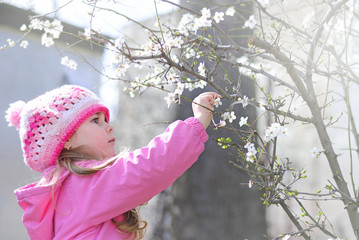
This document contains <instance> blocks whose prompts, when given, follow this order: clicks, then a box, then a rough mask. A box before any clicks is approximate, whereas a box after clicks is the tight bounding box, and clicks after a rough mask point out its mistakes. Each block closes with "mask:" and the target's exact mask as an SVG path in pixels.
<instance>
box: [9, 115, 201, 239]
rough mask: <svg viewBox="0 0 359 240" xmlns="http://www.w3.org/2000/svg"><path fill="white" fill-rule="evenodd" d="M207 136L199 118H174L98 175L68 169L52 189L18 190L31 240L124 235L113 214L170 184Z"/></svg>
mask: <svg viewBox="0 0 359 240" xmlns="http://www.w3.org/2000/svg"><path fill="white" fill-rule="evenodd" d="M207 139H208V135H207V133H206V131H205V129H204V127H203V126H202V124H201V123H200V122H199V121H198V120H197V119H195V118H188V119H186V120H185V121H176V122H174V123H172V124H171V125H170V126H169V127H168V128H167V130H166V131H165V132H164V133H162V134H160V135H158V136H157V137H155V138H154V139H152V140H151V142H150V143H149V144H148V145H147V146H146V147H144V148H141V149H138V150H135V151H134V152H131V153H128V154H126V155H125V156H123V157H121V158H119V159H118V160H117V161H116V162H115V163H114V164H113V165H111V166H110V167H107V168H105V169H103V170H101V171H99V172H97V173H95V174H92V175H89V176H77V175H74V174H71V173H70V172H69V171H67V170H66V171H64V172H63V174H62V177H61V179H60V180H59V181H58V183H57V184H56V186H55V190H54V191H52V186H41V187H36V186H35V185H36V183H35V184H30V185H27V186H25V187H22V188H20V189H17V190H15V195H16V197H17V200H18V203H19V205H20V206H21V208H22V209H23V210H24V215H23V223H24V225H25V227H26V229H27V232H28V234H29V236H30V239H31V240H48V239H58V240H66V239H76V240H80V239H87V240H89V239H90V240H92V239H96V240H97V239H98V240H100V239H101V240H102V239H111V240H112V239H125V237H127V236H126V235H124V234H123V233H122V234H121V233H119V232H118V231H117V230H116V228H115V225H114V224H113V223H112V221H111V219H112V218H115V217H116V219H121V217H122V216H123V215H122V214H123V213H125V212H126V211H128V210H130V209H133V208H135V207H137V206H139V205H141V204H143V203H145V202H147V201H149V200H150V199H151V198H152V197H153V196H155V195H156V194H158V193H160V192H161V191H163V190H164V189H166V188H167V187H169V186H170V185H171V184H172V183H173V182H174V181H175V180H176V179H177V178H178V177H179V176H180V175H181V174H183V173H184V172H185V171H186V170H187V169H188V168H189V167H190V166H191V165H192V164H193V163H194V162H195V161H196V160H197V159H198V157H199V155H200V154H201V152H202V151H203V149H204V142H205V141H207ZM52 195H54V196H53V197H52Z"/></svg>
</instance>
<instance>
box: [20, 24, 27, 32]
mask: <svg viewBox="0 0 359 240" xmlns="http://www.w3.org/2000/svg"><path fill="white" fill-rule="evenodd" d="M26 30H27V26H26V25H25V24H23V25H21V27H20V31H22V32H24V31H26Z"/></svg>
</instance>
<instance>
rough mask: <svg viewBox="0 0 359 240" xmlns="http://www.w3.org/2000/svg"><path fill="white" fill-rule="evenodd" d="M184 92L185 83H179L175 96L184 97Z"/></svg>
mask: <svg viewBox="0 0 359 240" xmlns="http://www.w3.org/2000/svg"><path fill="white" fill-rule="evenodd" d="M183 90H184V83H180V82H178V83H177V87H176V89H175V91H174V93H175V94H178V95H182V93H183Z"/></svg>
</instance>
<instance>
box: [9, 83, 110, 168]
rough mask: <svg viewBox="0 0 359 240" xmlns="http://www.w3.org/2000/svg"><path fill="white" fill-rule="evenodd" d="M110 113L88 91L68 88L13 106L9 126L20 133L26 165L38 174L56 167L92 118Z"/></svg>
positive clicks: (61, 88) (72, 86) (76, 87)
mask: <svg viewBox="0 0 359 240" xmlns="http://www.w3.org/2000/svg"><path fill="white" fill-rule="evenodd" d="M97 112H104V113H105V115H106V118H107V121H109V110H108V108H107V107H105V106H104V105H102V104H101V103H100V100H99V99H98V97H97V96H96V95H95V94H94V93H93V92H91V91H89V90H88V89H85V88H83V87H80V86H74V85H64V86H62V87H59V88H56V89H54V90H52V91H49V92H47V93H45V94H43V95H40V96H38V97H37V98H35V99H33V100H30V101H28V102H27V103H25V102H23V101H17V102H15V103H12V104H10V107H9V109H8V110H7V111H6V117H5V118H6V120H7V121H8V122H9V126H15V127H16V128H17V129H18V130H19V133H20V140H21V147H22V150H23V155H24V160H25V163H26V164H27V165H28V166H29V167H30V168H32V169H34V170H35V171H37V172H42V171H44V170H45V169H46V168H48V167H50V166H52V165H54V164H55V163H56V161H57V158H58V156H59V154H60V152H61V151H62V149H63V148H64V145H65V142H66V140H67V139H68V138H69V137H71V135H72V134H73V133H74V132H75V130H76V129H77V128H78V127H79V126H80V125H81V123H82V122H84V121H85V120H86V119H87V118H88V117H90V116H91V115H93V114H95V113H97Z"/></svg>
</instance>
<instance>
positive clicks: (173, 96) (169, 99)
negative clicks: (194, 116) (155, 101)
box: [164, 93, 176, 108]
mask: <svg viewBox="0 0 359 240" xmlns="http://www.w3.org/2000/svg"><path fill="white" fill-rule="evenodd" d="M164 99H165V100H166V102H167V107H168V108H169V107H170V105H171V103H172V102H175V101H176V94H175V93H168V95H167V97H165V98H164Z"/></svg>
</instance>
